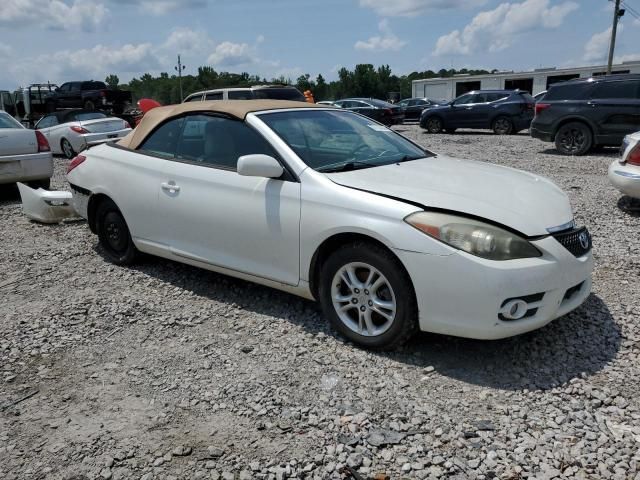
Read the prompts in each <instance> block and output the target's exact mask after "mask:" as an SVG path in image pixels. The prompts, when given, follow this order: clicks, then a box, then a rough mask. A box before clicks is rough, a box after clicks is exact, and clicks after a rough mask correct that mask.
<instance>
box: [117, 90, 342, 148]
mask: <svg viewBox="0 0 640 480" xmlns="http://www.w3.org/2000/svg"><path fill="white" fill-rule="evenodd" d="M289 108H327V105H316V104H313V103H306V102H294V101H289V100H211V101H208V102H187V103H181V104H180V105H169V106H166V107H157V108H154V109H152V110H149V111H148V112H147V113H146V114H145V115H144V117H143V118H142V121H141V122H140V124H139V125H138V126H137V127H136V128H135V129H133V130H132V131H131V132H130V133H129V134H128V135H127V136H126V137H123V138H122V140H120V141H119V142H118V145H121V146H123V147H127V148H130V149H132V150H135V149H136V148H138V147H139V146H140V144H141V143H142V141H143V140H144V139H145V138H147V135H149V133H151V131H153V130H154V129H155V128H156V127H157V126H158V125H160V124H161V123H162V122H164V121H165V120H167V119H169V118H172V117H179V116H181V115H184V114H185V113H190V112H214V113H224V114H226V115H230V116H232V117H235V118H237V119H239V120H244V119H245V117H246V116H247V114H248V113H251V112H260V111H264V110H278V109H289ZM329 108H331V107H329Z"/></svg>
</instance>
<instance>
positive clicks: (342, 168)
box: [316, 160, 378, 173]
mask: <svg viewBox="0 0 640 480" xmlns="http://www.w3.org/2000/svg"><path fill="white" fill-rule="evenodd" d="M377 166H378V165H375V164H371V163H369V162H361V161H358V160H350V161H348V162H340V163H331V164H329V165H325V166H324V167H319V168H316V170H317V171H318V172H322V173H331V172H347V171H349V170H356V169H357V168H368V167H377Z"/></svg>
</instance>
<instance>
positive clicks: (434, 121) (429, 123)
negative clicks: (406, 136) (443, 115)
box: [425, 117, 443, 133]
mask: <svg viewBox="0 0 640 480" xmlns="http://www.w3.org/2000/svg"><path fill="white" fill-rule="evenodd" d="M425 127H426V129H427V132H429V133H440V132H441V131H442V127H443V125H442V120H441V119H440V117H429V118H427V120H426V122H425Z"/></svg>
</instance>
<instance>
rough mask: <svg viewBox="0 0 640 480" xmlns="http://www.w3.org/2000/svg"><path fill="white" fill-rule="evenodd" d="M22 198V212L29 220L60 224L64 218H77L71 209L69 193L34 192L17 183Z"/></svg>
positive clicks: (39, 190) (38, 190)
mask: <svg viewBox="0 0 640 480" xmlns="http://www.w3.org/2000/svg"><path fill="white" fill-rule="evenodd" d="M18 189H19V190H20V197H21V198H22V211H23V212H24V214H25V215H26V216H27V217H29V218H30V219H31V220H35V221H37V222H42V223H60V222H61V221H62V220H64V219H65V218H70V217H75V216H77V214H76V212H75V210H74V209H73V204H72V200H73V198H72V196H71V192H59V191H56V192H50V191H48V190H43V189H42V188H39V189H37V190H34V189H33V188H30V187H28V186H27V185H25V184H24V183H18Z"/></svg>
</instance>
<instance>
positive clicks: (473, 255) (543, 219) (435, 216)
mask: <svg viewBox="0 0 640 480" xmlns="http://www.w3.org/2000/svg"><path fill="white" fill-rule="evenodd" d="M67 178H68V180H69V183H70V184H71V189H72V192H73V196H74V205H75V208H76V210H77V211H78V212H79V213H80V214H81V215H82V216H84V217H85V218H87V219H88V223H89V227H90V228H91V230H92V231H93V232H94V233H96V234H97V235H98V238H99V241H100V244H101V246H102V248H103V250H104V252H105V254H106V256H107V257H108V258H109V259H110V260H111V261H113V262H115V263H117V264H129V263H131V262H133V261H134V260H135V258H136V255H137V252H138V251H142V252H146V253H150V254H153V255H159V256H162V257H166V258H169V259H173V260H176V261H178V262H183V263H188V264H191V265H196V266H199V267H202V268H205V269H209V270H213V271H217V272H222V273H225V274H229V275H232V276H235V277H239V278H243V279H247V280H251V281H254V282H257V283H261V284H264V285H268V286H271V287H274V288H278V289H281V290H285V291H288V292H291V293H293V294H296V295H300V296H303V297H306V298H313V299H317V300H319V301H320V303H321V305H322V307H323V310H324V312H325V314H326V316H327V317H328V318H329V319H330V320H331V322H332V324H333V325H334V326H335V328H337V329H338V330H339V331H340V332H341V333H342V334H344V335H345V336H346V337H348V338H349V339H351V340H353V341H354V342H357V343H359V344H361V345H364V346H368V347H374V348H383V347H384V348H389V347H393V346H396V345H398V344H400V343H402V342H403V341H405V340H406V339H407V338H408V337H409V336H410V335H411V334H412V333H413V332H414V331H415V330H416V329H418V328H419V329H421V330H424V331H429V332H438V333H445V334H451V335H458V336H463V337H472V338H479V339H495V338H502V337H508V336H511V335H516V334H520V333H523V332H526V331H529V330H533V329H536V328H538V327H541V326H543V325H545V324H547V323H548V322H550V321H551V320H553V319H554V318H557V317H559V316H561V315H564V314H566V313H567V312H569V311H571V310H573V309H575V308H576V307H577V306H578V305H580V304H581V303H582V302H583V301H584V300H585V298H586V297H587V296H588V295H589V291H590V288H591V271H592V267H593V259H592V255H591V238H590V236H589V233H588V231H587V230H586V228H584V227H582V228H578V227H576V226H575V224H574V220H573V214H572V211H571V206H570V204H569V201H568V198H567V196H566V195H565V194H564V193H563V192H562V191H561V190H560V189H559V188H558V187H557V186H555V185H554V184H553V183H551V182H550V181H549V180H547V179H545V178H543V177H540V176H537V175H533V174H530V173H526V172H522V171H518V170H514V169H510V168H505V167H499V166H495V165H491V164H487V163H482V162H476V161H468V160H459V159H455V158H449V157H446V156H443V155H436V154H433V153H431V152H428V151H425V150H424V149H423V148H421V147H420V146H418V145H416V144H414V143H412V142H411V141H409V140H408V139H406V138H405V137H403V136H401V135H399V134H397V133H395V132H393V131H392V130H390V129H388V128H387V127H385V126H383V125H381V124H378V123H376V122H374V121H372V120H371V119H369V118H366V117H363V116H360V115H358V114H355V113H353V112H349V111H344V110H337V109H335V108H327V107H322V106H317V105H316V106H314V105H309V104H303V103H299V102H283V101H255V100H254V101H232V102H225V101H217V102H195V103H185V104H182V105H178V106H170V107H160V108H157V109H154V110H151V111H150V112H149V113H147V115H146V116H145V117H144V118H143V120H142V122H141V123H140V125H139V126H138V127H137V128H136V130H134V131H133V132H132V133H131V134H130V135H128V136H127V137H126V138H125V139H123V140H122V141H120V142H118V144H115V145H114V144H108V145H101V146H98V147H96V148H92V149H91V150H89V151H87V152H86V154H83V155H80V156H78V157H76V158H75V159H74V160H73V161H72V162H71V164H70V165H69V172H68V174H67Z"/></svg>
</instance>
